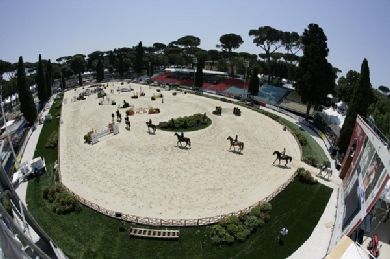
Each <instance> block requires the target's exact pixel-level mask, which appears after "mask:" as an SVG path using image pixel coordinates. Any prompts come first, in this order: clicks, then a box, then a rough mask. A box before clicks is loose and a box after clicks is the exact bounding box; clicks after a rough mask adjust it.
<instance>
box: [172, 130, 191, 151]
mask: <svg viewBox="0 0 390 259" xmlns="http://www.w3.org/2000/svg"><path fill="white" fill-rule="evenodd" d="M175 136H176V137H177V143H176V145H177V146H178V145H179V143H180V146H181V143H182V142H185V143H186V147H187V146H189V147H190V148H191V139H190V138H186V137H182V136H181V135H179V134H178V133H177V132H176V133H175Z"/></svg>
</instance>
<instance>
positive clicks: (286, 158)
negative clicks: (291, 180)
mask: <svg viewBox="0 0 390 259" xmlns="http://www.w3.org/2000/svg"><path fill="white" fill-rule="evenodd" d="M273 155H276V159H275V161H274V162H273V163H272V164H273V165H274V164H275V162H276V160H278V159H279V165H280V160H285V161H286V164H285V166H287V164H288V162H291V161H292V157H291V156H288V155H283V154H282V153H281V152H279V151H274V153H273Z"/></svg>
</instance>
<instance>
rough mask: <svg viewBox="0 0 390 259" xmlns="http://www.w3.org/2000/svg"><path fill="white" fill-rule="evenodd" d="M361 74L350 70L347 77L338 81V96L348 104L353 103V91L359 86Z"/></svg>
mask: <svg viewBox="0 0 390 259" xmlns="http://www.w3.org/2000/svg"><path fill="white" fill-rule="evenodd" d="M359 77H360V73H359V72H357V71H354V70H349V71H348V72H347V74H346V75H345V76H342V77H340V78H339V80H338V81H337V96H338V97H339V98H340V99H341V100H343V101H344V102H346V103H349V102H350V101H351V98H352V95H353V91H354V90H355V88H357V86H358V84H359Z"/></svg>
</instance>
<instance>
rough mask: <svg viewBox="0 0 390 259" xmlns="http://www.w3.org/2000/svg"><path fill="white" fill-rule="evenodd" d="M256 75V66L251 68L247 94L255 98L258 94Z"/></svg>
mask: <svg viewBox="0 0 390 259" xmlns="http://www.w3.org/2000/svg"><path fill="white" fill-rule="evenodd" d="M258 74H259V68H258V67H257V66H255V67H253V69H252V74H251V78H250V80H249V86H248V90H249V93H250V94H251V95H253V96H256V95H257V94H258V93H259V86H260V79H259V77H258Z"/></svg>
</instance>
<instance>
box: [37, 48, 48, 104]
mask: <svg viewBox="0 0 390 259" xmlns="http://www.w3.org/2000/svg"><path fill="white" fill-rule="evenodd" d="M36 83H37V87H38V99H39V102H40V104H41V105H43V104H44V103H45V102H46V100H47V98H46V82H45V74H44V71H43V65H42V59H41V54H39V59H38V69H37V76H36Z"/></svg>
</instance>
